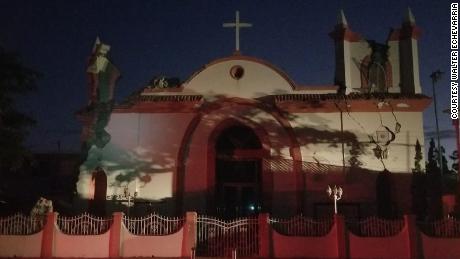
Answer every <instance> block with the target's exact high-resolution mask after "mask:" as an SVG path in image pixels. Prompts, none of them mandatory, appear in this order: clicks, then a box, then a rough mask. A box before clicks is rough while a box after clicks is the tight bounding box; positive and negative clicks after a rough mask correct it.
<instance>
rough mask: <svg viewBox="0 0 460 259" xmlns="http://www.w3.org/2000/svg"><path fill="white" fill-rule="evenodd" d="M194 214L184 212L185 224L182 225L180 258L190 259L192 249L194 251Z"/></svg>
mask: <svg viewBox="0 0 460 259" xmlns="http://www.w3.org/2000/svg"><path fill="white" fill-rule="evenodd" d="M197 217H198V215H197V213H196V212H186V213H185V224H184V236H183V239H182V257H191V256H193V254H194V252H192V249H195V246H196V235H197V231H196V220H197Z"/></svg>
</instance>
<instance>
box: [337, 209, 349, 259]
mask: <svg viewBox="0 0 460 259" xmlns="http://www.w3.org/2000/svg"><path fill="white" fill-rule="evenodd" d="M334 224H335V227H336V229H337V239H336V240H337V257H338V258H341V259H342V258H347V249H348V247H347V232H346V228H345V220H344V218H343V216H342V215H339V214H334Z"/></svg>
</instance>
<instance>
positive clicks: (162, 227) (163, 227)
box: [123, 214, 185, 236]
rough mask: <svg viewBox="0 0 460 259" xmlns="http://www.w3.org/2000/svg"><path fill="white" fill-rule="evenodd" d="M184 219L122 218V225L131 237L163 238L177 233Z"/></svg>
mask: <svg viewBox="0 0 460 259" xmlns="http://www.w3.org/2000/svg"><path fill="white" fill-rule="evenodd" d="M184 222H185V219H184V217H163V216H159V215H157V214H150V215H148V216H146V217H138V218H131V217H127V216H125V215H124V216H123V224H124V225H125V227H126V228H127V229H128V230H129V232H130V233H131V234H133V235H140V236H163V235H170V234H173V233H175V232H177V231H179V230H180V229H181V228H182V226H183V225H184Z"/></svg>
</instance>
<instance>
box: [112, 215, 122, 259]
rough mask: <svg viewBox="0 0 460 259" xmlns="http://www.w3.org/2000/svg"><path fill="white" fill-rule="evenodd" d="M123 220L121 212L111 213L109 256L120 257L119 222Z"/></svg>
mask: <svg viewBox="0 0 460 259" xmlns="http://www.w3.org/2000/svg"><path fill="white" fill-rule="evenodd" d="M122 220H123V213H122V212H114V213H113V222H112V226H110V240H109V257H110V258H115V257H120V250H121V249H120V247H121V223H122Z"/></svg>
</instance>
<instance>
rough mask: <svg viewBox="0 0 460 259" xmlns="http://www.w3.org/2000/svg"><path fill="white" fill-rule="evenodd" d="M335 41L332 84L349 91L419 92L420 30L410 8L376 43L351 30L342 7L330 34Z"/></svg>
mask: <svg viewBox="0 0 460 259" xmlns="http://www.w3.org/2000/svg"><path fill="white" fill-rule="evenodd" d="M329 35H330V36H331V38H332V39H333V40H334V44H335V78H334V83H335V84H337V85H339V86H340V89H341V90H342V91H343V92H344V93H346V94H349V93H351V92H358V93H373V92H385V93H421V87H420V78H419V77H420V76H419V66H418V47H417V41H418V37H419V35H420V29H419V28H418V27H417V26H416V25H415V18H414V16H413V14H412V12H411V10H410V9H408V11H407V14H406V16H405V18H404V20H403V23H402V26H401V28H399V29H392V30H391V31H390V35H389V37H388V40H387V42H385V43H378V42H376V41H374V40H370V39H365V38H363V37H362V36H361V35H359V34H357V33H355V32H353V31H352V30H351V28H350V25H349V24H348V21H347V19H346V18H345V14H344V12H343V10H341V11H340V12H339V15H338V20H337V24H336V26H335V28H334V30H333V31H332V32H331V33H330V34H329Z"/></svg>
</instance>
